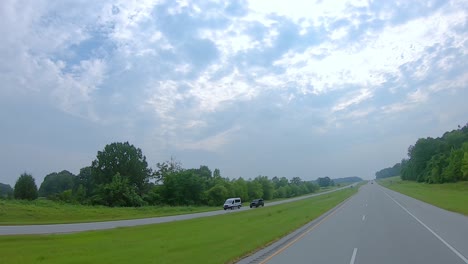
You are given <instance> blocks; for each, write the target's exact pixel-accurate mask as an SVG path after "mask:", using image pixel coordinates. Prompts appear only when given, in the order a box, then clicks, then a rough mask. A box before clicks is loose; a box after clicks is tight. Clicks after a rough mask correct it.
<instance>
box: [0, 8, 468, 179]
mask: <svg viewBox="0 0 468 264" xmlns="http://www.w3.org/2000/svg"><path fill="white" fill-rule="evenodd" d="M467 11H468V2H467V1H466V0H434V1H416V0H415V1H372V0H368V1H363V0H352V1H341V0H336V1H332V0H330V1H324V0H319V1H296V0H288V1H282V0H279V1H272V0H265V1H261V0H253V1H173V0H167V1H147V0H140V1H136V0H135V1H132V0H121V1H119V0H117V1H116V0H112V1H110V0H109V1H108V0H100V1H88V0H82V1H78V0H74V1H68V0H65V1H42V0H36V1H15V0H2V1H0V35H1V36H2V37H1V40H0V146H1V147H0V160H1V166H0V182H2V183H7V184H10V185H12V186H13V185H14V183H15V181H16V179H17V178H18V177H19V176H20V174H21V173H23V172H27V173H31V174H32V175H33V176H34V178H35V179H36V183H37V184H38V186H39V185H40V183H41V182H42V180H43V178H44V177H45V176H46V175H47V174H49V173H52V172H59V171H62V170H69V171H70V172H72V173H74V174H77V173H78V172H79V170H80V168H82V167H85V166H89V165H90V164H91V162H92V161H93V160H94V159H95V158H96V154H97V152H98V151H100V150H103V148H104V146H105V145H107V144H110V143H112V142H126V141H128V142H130V143H131V144H133V145H135V146H136V147H138V148H140V149H141V150H142V151H143V154H144V155H145V156H146V158H147V161H148V163H149V165H150V167H152V168H155V167H156V166H155V165H156V163H158V162H163V161H166V160H169V159H170V158H171V156H172V157H174V158H175V159H177V160H179V161H180V162H181V163H182V165H183V167H185V168H198V167H199V166H200V165H207V166H208V167H209V168H211V169H212V170H214V169H215V168H219V169H220V170H221V175H222V176H223V177H229V178H238V177H243V178H245V179H248V178H254V177H256V176H258V175H266V176H269V177H273V176H278V177H283V176H284V177H287V178H292V177H301V178H302V179H303V180H312V179H316V178H317V177H325V176H328V177H331V178H338V177H347V176H359V177H361V178H364V179H371V178H374V173H375V172H376V171H378V170H380V169H382V168H385V167H389V166H392V165H393V164H395V163H397V162H399V161H401V159H403V158H405V157H406V155H407V149H408V147H409V146H410V145H411V144H414V143H415V142H416V140H417V139H418V138H423V137H438V136H442V134H443V133H444V132H446V131H451V130H453V129H456V128H457V127H458V126H459V125H461V126H463V125H464V124H466V123H467V122H468V12H467Z"/></svg>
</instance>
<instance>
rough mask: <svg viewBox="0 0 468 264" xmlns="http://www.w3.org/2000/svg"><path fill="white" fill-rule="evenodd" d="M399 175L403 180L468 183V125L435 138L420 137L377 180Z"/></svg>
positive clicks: (378, 173) (377, 174)
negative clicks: (399, 161) (397, 161)
mask: <svg viewBox="0 0 468 264" xmlns="http://www.w3.org/2000/svg"><path fill="white" fill-rule="evenodd" d="M398 174H399V175H401V178H402V179H403V180H410V181H418V182H427V183H445V182H457V181H467V180H468V124H466V125H465V126H463V127H459V128H458V129H455V130H452V131H449V132H445V133H444V134H443V135H442V137H438V138H431V137H428V138H420V139H418V140H417V141H416V144H414V145H411V146H410V147H409V148H408V158H407V159H403V160H402V161H401V163H398V164H395V166H393V167H392V168H387V169H383V170H381V171H378V172H377V173H376V177H378V178H383V177H390V176H389V175H392V176H395V175H398Z"/></svg>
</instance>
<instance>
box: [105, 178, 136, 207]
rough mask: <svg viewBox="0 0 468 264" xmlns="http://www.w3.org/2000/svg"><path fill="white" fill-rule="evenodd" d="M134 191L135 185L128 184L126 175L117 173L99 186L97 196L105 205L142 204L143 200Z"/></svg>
mask: <svg viewBox="0 0 468 264" xmlns="http://www.w3.org/2000/svg"><path fill="white" fill-rule="evenodd" d="M136 191H137V189H136V186H134V185H131V184H129V178H128V177H122V176H120V174H119V173H117V174H115V175H114V177H112V181H111V182H110V183H107V184H103V185H101V186H100V190H99V194H100V196H99V198H100V199H101V200H102V201H103V203H104V205H107V206H135V207H137V206H142V205H144V201H143V199H142V198H141V197H140V196H139V195H138V194H137V192H136Z"/></svg>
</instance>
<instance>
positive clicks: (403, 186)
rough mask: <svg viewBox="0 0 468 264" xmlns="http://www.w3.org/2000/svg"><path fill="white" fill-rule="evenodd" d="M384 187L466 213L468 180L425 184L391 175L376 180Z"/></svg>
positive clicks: (467, 211)
mask: <svg viewBox="0 0 468 264" xmlns="http://www.w3.org/2000/svg"><path fill="white" fill-rule="evenodd" d="M377 182H378V183H379V184H381V185H382V186H384V187H387V188H389V189H391V190H394V191H397V192H400V193H402V194H405V195H408V196H411V197H413V198H416V199H418V200H421V201H424V202H426V203H430V204H432V205H435V206H437V207H440V208H443V209H445V210H449V211H452V212H458V213H461V214H464V215H468V181H464V182H456V183H444V184H427V183H419V182H413V181H403V180H401V178H400V177H399V176H398V177H391V178H386V179H381V180H378V181H377Z"/></svg>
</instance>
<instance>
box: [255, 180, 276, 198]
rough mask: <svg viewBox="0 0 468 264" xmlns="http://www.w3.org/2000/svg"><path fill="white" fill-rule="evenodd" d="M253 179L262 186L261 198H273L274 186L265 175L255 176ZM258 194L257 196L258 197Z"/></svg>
mask: <svg viewBox="0 0 468 264" xmlns="http://www.w3.org/2000/svg"><path fill="white" fill-rule="evenodd" d="M254 181H256V182H258V183H260V184H261V186H262V193H263V199H265V200H270V199H273V194H274V192H275V187H274V185H273V182H272V181H270V180H269V179H268V177H267V176H261V175H260V176H257V177H256V178H255V179H254ZM260 197H261V196H259V197H258V198H260Z"/></svg>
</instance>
